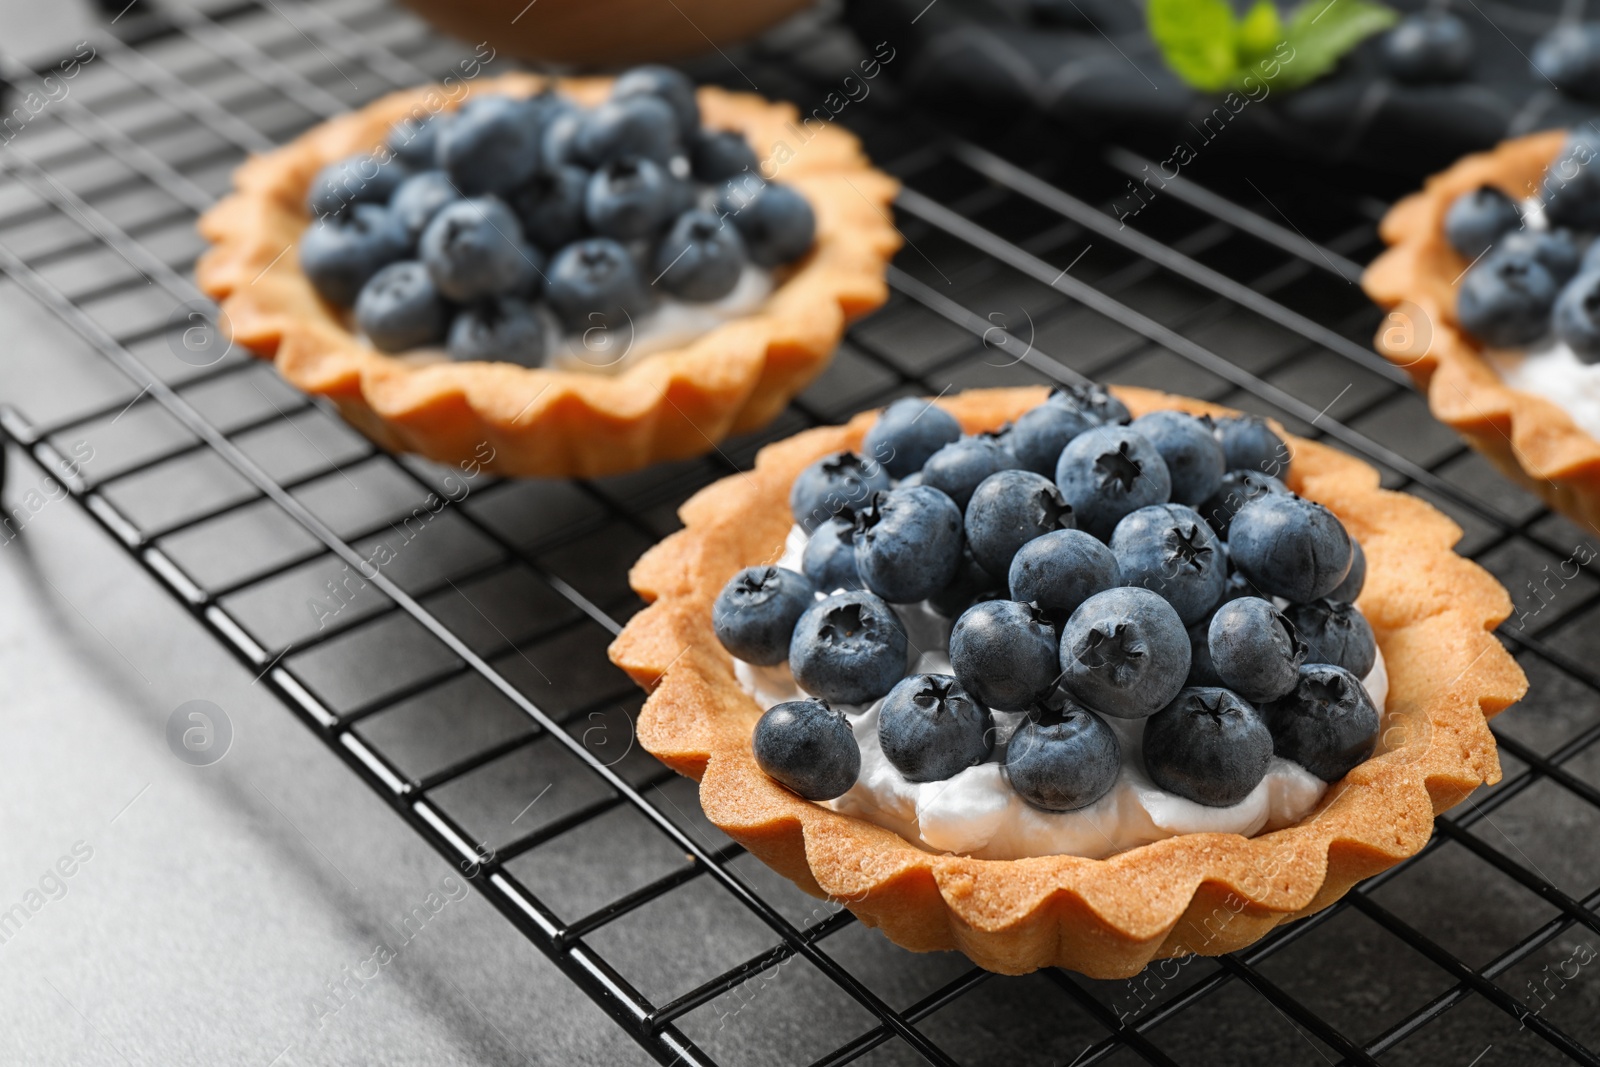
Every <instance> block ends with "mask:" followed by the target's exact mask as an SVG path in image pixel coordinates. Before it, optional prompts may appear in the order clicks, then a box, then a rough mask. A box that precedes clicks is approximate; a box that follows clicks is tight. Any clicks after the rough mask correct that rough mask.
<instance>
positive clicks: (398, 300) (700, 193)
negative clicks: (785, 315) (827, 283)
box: [300, 66, 816, 366]
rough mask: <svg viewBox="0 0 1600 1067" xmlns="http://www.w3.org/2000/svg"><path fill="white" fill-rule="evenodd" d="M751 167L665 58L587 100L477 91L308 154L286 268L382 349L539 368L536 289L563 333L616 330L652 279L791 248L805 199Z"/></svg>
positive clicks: (782, 254)
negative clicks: (368, 145) (373, 147)
mask: <svg viewBox="0 0 1600 1067" xmlns="http://www.w3.org/2000/svg"><path fill="white" fill-rule="evenodd" d="M759 171H760V167H759V161H758V160H757V159H756V155H755V152H754V151H753V150H752V149H751V147H750V144H749V142H748V141H746V140H745V138H744V137H743V136H742V135H740V134H738V133H733V132H729V131H725V130H708V129H703V128H701V126H700V108H699V105H698V104H697V103H696V101H695V94H694V85H693V83H692V82H691V81H690V80H689V79H688V78H687V77H685V76H684V75H683V74H681V73H679V72H678V71H675V70H672V69H671V68H668V67H657V66H647V67H637V68H635V69H633V70H630V71H628V72H627V73H625V74H623V75H621V76H620V77H619V78H617V80H616V82H615V83H614V86H613V88H612V92H611V96H610V98H609V99H608V100H606V101H605V102H604V103H602V104H600V105H599V106H598V107H595V108H583V107H580V106H579V105H578V104H576V103H574V102H573V101H571V100H569V99H567V98H566V97H563V96H561V95H560V94H558V93H556V92H553V91H547V92H544V93H540V94H538V95H535V96H533V97H529V98H526V99H517V98H513V97H509V96H504V95H487V94H486V95H482V96H474V97H472V98H470V99H469V100H468V101H467V102H466V103H465V104H463V105H462V107H461V109H460V110H459V111H454V112H450V111H441V112H438V113H436V114H431V115H426V116H422V117H420V118H417V119H415V120H412V119H406V120H403V121H401V122H399V123H397V124H396V125H395V126H394V127H393V128H392V129H391V131H390V133H389V138H388V142H387V144H386V146H385V147H384V148H382V149H380V150H378V151H377V152H374V153H371V154H365V155H358V156H353V157H350V158H348V159H343V160H339V161H337V162H335V163H331V164H329V165H328V166H327V167H325V168H323V170H322V171H321V172H319V173H318V174H317V176H316V178H315V179H314V180H313V181H312V183H311V188H310V191H309V193H308V194H307V207H308V208H309V209H310V211H311V214H312V215H313V216H315V220H314V222H313V223H312V225H311V226H310V227H309V228H308V229H307V230H306V231H305V233H304V235H303V236H302V237H301V239H300V266H301V269H302V270H304V271H305V273H306V276H307V277H308V278H309V279H310V281H311V284H312V285H313V286H314V287H315V288H316V290H317V292H318V294H320V295H321V296H322V297H323V299H325V300H327V301H328V302H330V303H332V304H335V305H337V306H339V307H341V308H350V307H353V308H354V309H355V318H356V322H357V324H358V325H359V326H360V328H361V330H362V331H363V332H364V333H365V334H366V336H367V337H368V339H369V340H370V341H371V342H372V343H373V345H375V346H376V347H377V348H379V349H381V350H383V351H385V352H400V351H404V350H406V349H411V348H419V347H423V346H427V345H436V344H439V343H441V342H444V343H446V344H447V347H448V349H449V352H450V355H451V357H452V358H454V359H458V360H491V361H503V362H510V363H520V364H522V365H524V366H536V365H538V364H539V362H540V361H541V360H542V359H543V358H544V347H545V343H544V338H545V329H544V323H543V321H542V318H541V313H540V309H539V307H538V305H539V302H541V301H542V302H543V304H544V305H545V306H546V307H548V309H549V311H550V312H551V313H553V314H554V316H555V318H556V320H557V321H558V323H559V324H560V326H561V327H562V328H563V329H564V330H565V331H566V332H567V333H569V334H578V335H582V334H584V333H585V332H586V331H590V330H595V329H597V328H598V329H602V330H605V331H615V330H624V329H626V328H627V325H628V324H629V323H631V322H633V321H634V320H636V319H637V318H638V317H639V316H640V315H641V314H643V313H644V312H646V311H648V310H649V309H650V307H651V306H652V305H653V304H654V303H655V301H656V299H657V297H658V294H659V295H663V296H667V297H674V298H676V299H679V300H685V301H691V302H697V303H704V302H709V301H715V300H719V299H721V298H722V297H724V296H727V295H728V293H730V292H731V291H732V290H733V288H734V287H735V285H737V284H738V281H739V277H740V274H741V272H742V271H743V270H744V267H745V265H746V263H752V264H754V265H756V266H758V267H762V268H772V267H776V266H779V265H781V264H784V263H789V262H792V261H793V260H795V259H798V258H799V257H800V256H801V255H803V254H804V253H805V252H806V250H807V249H809V248H810V247H811V243H812V239H813V237H814V235H815V230H816V220H815V217H814V216H813V214H812V211H811V207H810V205H809V204H807V203H806V201H805V198H804V197H802V196H801V195H800V194H799V193H797V192H795V191H794V190H793V189H792V188H790V187H788V186H785V185H779V184H777V183H773V182H766V181H763V180H762V178H761V177H760V174H759Z"/></svg>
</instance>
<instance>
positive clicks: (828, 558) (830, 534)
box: [800, 519, 861, 593]
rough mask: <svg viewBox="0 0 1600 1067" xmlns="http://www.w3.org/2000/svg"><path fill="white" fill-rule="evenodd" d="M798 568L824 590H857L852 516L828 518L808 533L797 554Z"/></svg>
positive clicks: (857, 575)
mask: <svg viewBox="0 0 1600 1067" xmlns="http://www.w3.org/2000/svg"><path fill="white" fill-rule="evenodd" d="M800 569H801V570H802V571H804V572H805V575H806V577H807V578H810V579H811V583H812V584H813V585H815V586H816V587H817V588H818V589H820V590H822V591H823V592H825V593H831V592H833V591H834V590H836V589H860V588H861V575H860V573H859V572H857V570H856V524H855V522H854V520H853V519H829V520H828V521H827V522H825V523H823V524H822V525H821V526H818V527H817V528H816V529H815V530H813V531H812V533H811V540H809V541H807V542H806V548H805V551H804V552H803V553H801V556H800Z"/></svg>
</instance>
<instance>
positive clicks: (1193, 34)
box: [1145, 0, 1352, 93]
mask: <svg viewBox="0 0 1600 1067" xmlns="http://www.w3.org/2000/svg"><path fill="white" fill-rule="evenodd" d="M1340 2H1341V3H1350V2H1352V0H1340ZM1145 17H1146V19H1147V20H1148V23H1149V26H1150V36H1151V38H1152V39H1153V40H1154V41H1155V42H1156V44H1157V45H1158V46H1159V47H1160V49H1161V56H1162V58H1163V59H1165V60H1166V61H1167V66H1169V67H1171V68H1172V71H1173V73H1174V74H1176V75H1177V76H1178V77H1180V78H1182V79H1183V80H1184V81H1186V82H1188V83H1189V84H1190V85H1192V86H1194V87H1195V88H1196V89H1199V90H1202V91H1203V92H1208V93H1209V92H1216V91H1217V90H1218V89H1223V88H1226V87H1227V86H1229V85H1231V84H1232V83H1233V80H1234V78H1235V76H1236V75H1237V74H1238V73H1239V60H1238V56H1237V54H1236V53H1235V51H1234V47H1235V46H1234V30H1235V26H1234V17H1233V9H1232V8H1231V7H1229V6H1228V0H1150V3H1149V6H1148V7H1147V8H1146V9H1145Z"/></svg>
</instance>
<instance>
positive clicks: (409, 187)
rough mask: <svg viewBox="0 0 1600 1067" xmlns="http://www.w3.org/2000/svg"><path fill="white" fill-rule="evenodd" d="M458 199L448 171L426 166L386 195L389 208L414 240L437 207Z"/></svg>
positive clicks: (458, 196) (431, 217)
mask: <svg viewBox="0 0 1600 1067" xmlns="http://www.w3.org/2000/svg"><path fill="white" fill-rule="evenodd" d="M460 199H461V194H460V193H459V192H457V191H456V187H455V186H454V185H453V184H451V182H450V176H449V175H448V174H446V173H445V172H444V171H442V170H425V171H421V172H419V173H417V174H413V175H411V176H410V177H409V178H407V179H406V180H405V181H403V182H401V183H400V186H399V188H397V189H395V191H394V195H393V196H391V197H390V198H389V210H390V212H392V213H393V214H394V216H395V218H397V219H399V220H400V222H401V224H402V225H403V226H405V228H406V232H407V233H409V234H410V235H411V239H412V240H413V241H415V240H416V239H417V238H419V237H421V236H422V231H423V230H425V229H427V228H428V223H429V222H431V221H432V220H433V216H434V215H436V214H438V213H439V209H440V208H442V207H444V206H445V205H446V204H453V203H455V202H456V201H457V200H460Z"/></svg>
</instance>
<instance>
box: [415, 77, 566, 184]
mask: <svg viewBox="0 0 1600 1067" xmlns="http://www.w3.org/2000/svg"><path fill="white" fill-rule="evenodd" d="M541 126H542V122H541V114H540V108H539V105H537V104H534V103H532V102H531V101H528V100H514V99H512V98H511V97H509V96H484V97H479V98H478V99H476V100H473V101H472V102H471V103H470V104H469V105H468V106H466V107H463V108H462V109H461V111H460V112H459V113H458V114H457V116H456V120H455V121H454V122H452V123H450V124H449V125H448V126H447V127H445V128H444V129H443V130H441V131H439V147H438V151H437V153H436V158H437V160H438V164H439V166H440V167H441V168H442V169H443V170H444V171H445V172H446V173H448V174H449V175H450V180H451V181H453V182H455V183H456V187H457V188H459V189H460V190H461V191H462V193H464V194H465V195H467V196H478V195H480V194H483V193H509V192H510V191H511V190H513V189H515V188H516V187H517V186H519V185H521V184H522V183H523V182H525V181H527V180H528V178H529V177H530V176H531V175H532V174H533V172H534V170H535V168H537V167H538V165H539V137H540V130H541Z"/></svg>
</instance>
